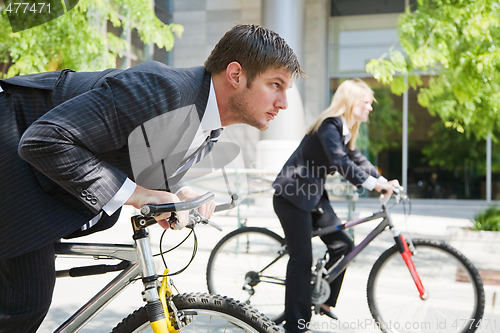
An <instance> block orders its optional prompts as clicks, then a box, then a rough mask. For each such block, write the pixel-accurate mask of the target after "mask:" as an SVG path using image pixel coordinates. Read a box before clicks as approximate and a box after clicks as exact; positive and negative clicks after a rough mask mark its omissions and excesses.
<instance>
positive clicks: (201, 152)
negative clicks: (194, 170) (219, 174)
mask: <svg viewBox="0 0 500 333" xmlns="http://www.w3.org/2000/svg"><path fill="white" fill-rule="evenodd" d="M222 130H223V128H218V129H215V130H212V131H211V132H210V136H207V138H206V139H205V142H204V143H203V144H202V145H201V146H200V147H198V149H196V151H195V152H194V153H192V154H191V155H190V156H189V157H187V158H186V159H185V160H184V161H183V162H182V165H181V166H180V167H179V168H178V169H177V170H176V171H175V172H174V174H173V176H176V175H178V174H179V173H181V172H184V171H186V170H187V169H189V168H190V167H191V166H193V165H194V164H196V163H198V162H199V161H201V160H202V159H203V158H204V157H205V156H207V155H208V154H209V153H210V151H211V150H212V148H213V146H214V144H215V143H216V142H217V140H218V139H219V136H220V134H221V133H222Z"/></svg>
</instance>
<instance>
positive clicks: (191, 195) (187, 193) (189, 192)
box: [177, 186, 215, 219]
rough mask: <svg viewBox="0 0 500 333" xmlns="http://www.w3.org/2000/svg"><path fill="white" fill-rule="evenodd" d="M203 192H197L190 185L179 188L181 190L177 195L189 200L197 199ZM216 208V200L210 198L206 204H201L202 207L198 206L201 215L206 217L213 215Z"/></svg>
mask: <svg viewBox="0 0 500 333" xmlns="http://www.w3.org/2000/svg"><path fill="white" fill-rule="evenodd" d="M202 194H203V193H199V192H196V191H194V190H193V189H192V188H190V187H188V186H185V187H183V188H181V189H180V190H179V192H177V195H178V196H179V198H180V199H181V200H182V201H189V200H194V199H197V198H198V197H200V196H201V195H202ZM214 210H215V201H214V200H210V201H208V202H206V203H205V204H203V205H201V206H200V207H198V212H199V213H200V214H201V215H203V216H204V217H206V218H207V219H209V218H210V217H212V214H213V212H214Z"/></svg>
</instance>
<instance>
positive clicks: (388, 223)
mask: <svg viewBox="0 0 500 333" xmlns="http://www.w3.org/2000/svg"><path fill="white" fill-rule="evenodd" d="M380 218H381V219H382V221H381V222H380V223H379V224H378V225H377V226H376V227H375V228H374V229H373V230H372V231H371V232H370V233H369V234H368V235H367V236H366V237H365V238H364V239H363V240H362V241H361V242H360V243H359V244H358V245H356V246H355V247H354V249H353V250H352V251H351V252H349V253H348V254H347V255H346V256H344V257H342V258H341V259H339V261H337V262H336V263H335V264H334V265H333V266H332V267H330V269H329V270H328V278H327V281H328V283H331V282H332V281H333V280H335V279H336V278H337V277H338V276H339V275H340V274H341V273H342V272H343V271H344V270H345V269H346V268H347V266H348V265H349V263H350V262H351V261H352V260H354V258H356V257H357V256H358V254H360V253H361V252H362V251H363V250H364V249H365V248H366V247H367V246H368V244H370V243H371V242H372V241H373V240H374V239H375V238H377V237H378V235H380V234H381V233H382V232H383V231H384V230H385V229H386V228H387V227H389V229H390V230H391V232H392V234H393V236H394V241H395V242H396V245H397V246H398V248H399V252H400V253H401V256H402V257H403V260H404V262H405V264H406V266H407V267H408V269H409V271H410V274H411V276H412V278H413V281H414V282H415V285H416V287H417V290H418V292H419V294H420V298H422V299H426V297H427V295H426V293H425V289H424V286H423V284H422V281H421V280H420V277H419V276H418V273H417V270H416V268H415V265H414V264H413V261H412V259H411V256H412V251H411V250H410V248H409V247H408V245H407V242H406V239H405V237H404V236H403V235H402V234H401V233H400V232H399V231H398V230H397V229H396V228H395V227H394V224H393V223H392V220H391V218H390V214H389V213H388V212H387V210H386V208H385V205H383V206H382V211H380V212H376V213H373V214H372V215H370V216H367V217H364V218H360V219H355V220H351V221H348V222H346V223H344V224H340V225H336V226H333V227H327V228H323V229H319V230H316V231H315V232H314V233H313V236H321V235H325V234H328V233H331V232H335V231H341V230H346V229H350V228H353V227H355V226H357V225H359V224H362V223H366V222H370V221H374V220H377V219H380Z"/></svg>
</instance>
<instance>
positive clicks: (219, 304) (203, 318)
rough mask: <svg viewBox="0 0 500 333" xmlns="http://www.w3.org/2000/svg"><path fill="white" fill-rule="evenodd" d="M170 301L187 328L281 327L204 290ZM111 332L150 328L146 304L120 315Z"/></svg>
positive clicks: (267, 332) (264, 330)
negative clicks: (186, 323)
mask: <svg viewBox="0 0 500 333" xmlns="http://www.w3.org/2000/svg"><path fill="white" fill-rule="evenodd" d="M173 302H174V304H175V306H176V308H177V310H178V311H180V312H183V313H184V315H185V316H186V317H188V320H189V321H190V323H189V325H187V326H185V327H183V328H182V332H183V333H190V332H193V333H195V332H207V333H209V332H227V333H239V332H255V333H276V332H280V328H279V327H278V326H276V325H275V324H274V323H273V322H272V321H271V320H270V319H269V318H267V317H266V316H265V315H264V314H262V313H259V312H258V311H257V310H256V309H253V308H252V307H250V306H248V305H246V304H244V303H242V302H240V301H236V300H234V299H232V298H227V297H222V296H219V295H209V294H203V293H191V294H182V295H175V296H174V298H173ZM112 332H113V333H139V332H153V331H152V329H151V326H150V324H149V318H148V315H147V313H146V308H145V307H141V308H139V309H138V310H136V311H134V313H132V314H130V315H129V316H128V317H127V318H125V319H123V321H122V322H120V323H119V324H118V325H117V326H116V327H115V328H114V329H113V331H112Z"/></svg>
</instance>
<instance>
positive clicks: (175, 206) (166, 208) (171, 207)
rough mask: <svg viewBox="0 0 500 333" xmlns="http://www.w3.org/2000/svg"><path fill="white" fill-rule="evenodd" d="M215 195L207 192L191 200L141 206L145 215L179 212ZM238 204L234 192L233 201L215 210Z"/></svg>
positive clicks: (194, 206) (218, 206) (202, 202)
mask: <svg viewBox="0 0 500 333" xmlns="http://www.w3.org/2000/svg"><path fill="white" fill-rule="evenodd" d="M214 197H215V194H214V193H213V192H207V193H205V194H203V195H201V196H200V197H198V198H196V199H194V200H190V201H182V202H175V203H167V204H146V205H144V206H142V207H141V214H142V215H144V216H155V215H159V214H160V213H168V212H177V211H180V210H191V209H195V208H197V207H199V206H201V205H203V204H204V203H206V202H207V201H209V200H212V199H213V198H214ZM237 204H238V195H237V194H232V195H231V201H230V202H228V203H224V204H220V205H217V206H215V211H216V212H219V211H223V210H228V209H231V208H233V207H236V205H237Z"/></svg>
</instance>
